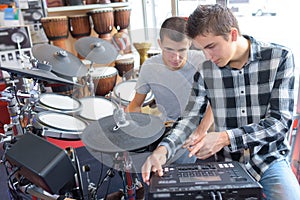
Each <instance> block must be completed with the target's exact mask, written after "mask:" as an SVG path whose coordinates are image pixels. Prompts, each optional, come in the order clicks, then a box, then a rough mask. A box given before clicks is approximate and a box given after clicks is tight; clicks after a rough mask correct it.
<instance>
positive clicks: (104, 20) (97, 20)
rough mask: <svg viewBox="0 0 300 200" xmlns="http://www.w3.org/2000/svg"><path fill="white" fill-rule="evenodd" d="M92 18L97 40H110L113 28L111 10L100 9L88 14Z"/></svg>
mask: <svg viewBox="0 0 300 200" xmlns="http://www.w3.org/2000/svg"><path fill="white" fill-rule="evenodd" d="M88 14H89V15H91V17H92V21H93V24H94V30H95V32H96V33H97V34H99V38H102V39H106V40H110V39H111V36H110V34H111V32H112V30H113V26H114V14H113V9H112V8H100V9H95V10H92V11H90V12H89V13H88Z"/></svg>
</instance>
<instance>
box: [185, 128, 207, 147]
mask: <svg viewBox="0 0 300 200" xmlns="http://www.w3.org/2000/svg"><path fill="white" fill-rule="evenodd" d="M205 135H206V132H204V131H202V130H201V129H200V128H199V126H198V127H197V129H196V130H195V131H194V132H193V133H192V134H191V135H190V136H189V137H188V138H187V139H186V140H185V142H184V144H183V145H182V147H183V148H189V147H191V146H194V145H195V144H197V143H198V142H200V141H201V140H202V139H203V138H204V137H205Z"/></svg>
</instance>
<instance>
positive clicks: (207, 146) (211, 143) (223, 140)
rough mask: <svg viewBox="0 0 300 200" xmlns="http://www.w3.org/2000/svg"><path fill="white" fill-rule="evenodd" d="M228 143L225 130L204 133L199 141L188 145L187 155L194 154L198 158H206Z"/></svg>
mask: <svg viewBox="0 0 300 200" xmlns="http://www.w3.org/2000/svg"><path fill="white" fill-rule="evenodd" d="M229 144H230V140H229V137H228V134H227V133H226V131H224V132H210V133H208V134H206V135H205V136H204V137H203V138H202V139H201V140H200V141H199V142H197V143H196V144H194V145H191V146H188V147H187V148H188V150H189V151H190V153H189V157H191V156H193V155H195V156H196V157H197V158H199V159H206V158H208V157H210V156H212V155H214V154H215V153H217V152H218V151H220V150H221V149H222V148H223V147H224V146H227V145H229Z"/></svg>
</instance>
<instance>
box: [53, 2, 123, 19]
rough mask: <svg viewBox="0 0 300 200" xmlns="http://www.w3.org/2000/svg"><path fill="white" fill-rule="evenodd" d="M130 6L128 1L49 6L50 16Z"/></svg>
mask: <svg viewBox="0 0 300 200" xmlns="http://www.w3.org/2000/svg"><path fill="white" fill-rule="evenodd" d="M124 6H129V3H128V2H115V3H108V4H88V5H76V6H59V7H51V8H47V13H48V16H60V15H74V13H76V14H82V13H86V12H88V11H90V10H93V9H99V8H117V7H124Z"/></svg>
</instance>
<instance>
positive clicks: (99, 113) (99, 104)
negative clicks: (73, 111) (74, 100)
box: [79, 97, 117, 121]
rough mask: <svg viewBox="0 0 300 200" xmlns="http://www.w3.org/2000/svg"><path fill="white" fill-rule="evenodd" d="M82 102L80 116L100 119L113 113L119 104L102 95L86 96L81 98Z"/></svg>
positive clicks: (88, 118)
mask: <svg viewBox="0 0 300 200" xmlns="http://www.w3.org/2000/svg"><path fill="white" fill-rule="evenodd" d="M79 101H80V102H81V104H82V111H81V113H80V116H81V117H82V118H84V119H87V120H93V121H94V120H98V119H100V118H103V117H106V116H109V115H112V114H113V112H114V109H116V108H117V105H116V104H115V103H113V102H111V101H109V100H107V99H105V98H101V97H85V98H82V99H79Z"/></svg>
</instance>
